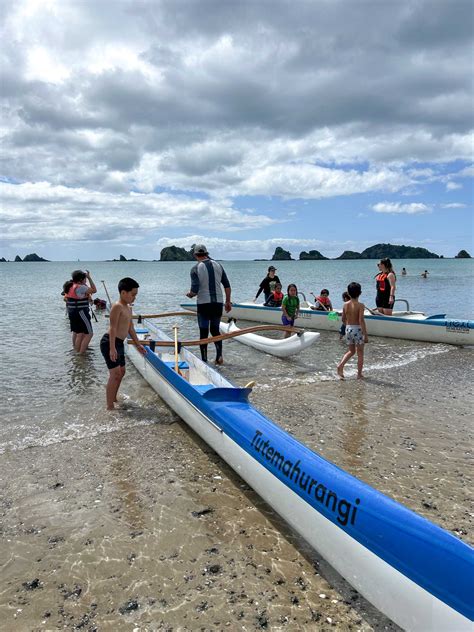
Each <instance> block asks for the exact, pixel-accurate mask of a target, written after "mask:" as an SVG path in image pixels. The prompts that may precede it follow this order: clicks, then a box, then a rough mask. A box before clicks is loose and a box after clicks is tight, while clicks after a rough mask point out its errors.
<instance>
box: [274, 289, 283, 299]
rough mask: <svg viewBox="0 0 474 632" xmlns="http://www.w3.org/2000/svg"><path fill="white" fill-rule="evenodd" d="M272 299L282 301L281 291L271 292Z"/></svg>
mask: <svg viewBox="0 0 474 632" xmlns="http://www.w3.org/2000/svg"><path fill="white" fill-rule="evenodd" d="M273 300H274V301H282V300H283V292H277V291H276V290H275V292H273Z"/></svg>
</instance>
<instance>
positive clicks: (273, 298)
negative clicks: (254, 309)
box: [264, 283, 283, 307]
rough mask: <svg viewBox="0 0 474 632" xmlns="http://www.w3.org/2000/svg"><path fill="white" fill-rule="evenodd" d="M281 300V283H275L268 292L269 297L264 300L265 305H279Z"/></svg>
mask: <svg viewBox="0 0 474 632" xmlns="http://www.w3.org/2000/svg"><path fill="white" fill-rule="evenodd" d="M282 301H283V292H282V291H281V283H277V284H276V285H275V289H274V290H273V292H272V293H271V294H270V296H269V298H268V299H267V300H266V301H265V303H264V305H265V306H266V307H281V303H282Z"/></svg>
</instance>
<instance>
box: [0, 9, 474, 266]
mask: <svg viewBox="0 0 474 632" xmlns="http://www.w3.org/2000/svg"><path fill="white" fill-rule="evenodd" d="M0 20H1V33H0V36H1V42H2V43H1V45H0V59H1V64H0V70H1V75H2V77H1V97H2V116H1V120H0V130H1V131H0V133H1V135H2V144H1V156H0V158H1V167H0V191H1V202H2V203H1V213H2V230H1V241H0V256H5V257H7V258H12V257H14V256H15V255H16V254H20V255H21V256H23V255H25V254H26V253H29V252H37V253H38V254H40V255H42V256H44V257H46V258H48V259H54V260H71V259H77V258H80V259H82V260H85V259H94V260H96V259H105V258H111V257H117V256H118V255H119V254H124V255H125V256H126V257H136V258H141V259H155V258H159V254H160V250H161V248H163V247H164V246H166V245H171V244H176V245H180V246H185V247H187V248H188V247H189V246H190V245H191V244H192V243H194V242H204V243H206V244H207V245H208V247H209V248H212V254H213V255H214V256H216V257H220V258H225V259H253V258H269V257H270V256H271V255H272V253H273V251H274V249H275V247H276V246H283V247H285V248H288V249H289V250H290V251H291V252H292V254H293V256H294V257H295V258H297V257H298V255H299V253H300V251H302V250H310V249H317V250H320V251H322V252H323V254H326V255H327V256H338V255H339V254H340V253H341V252H342V251H343V250H345V249H349V250H357V251H360V250H363V249H364V248H366V247H367V246H369V245H372V244H374V243H378V242H390V243H397V244H406V245H421V246H424V247H426V248H428V249H430V250H433V251H435V252H437V253H439V254H444V255H445V256H453V255H455V254H456V253H457V252H458V251H459V250H460V249H461V248H466V249H468V250H470V249H472V248H473V230H472V227H473V224H472V211H473V208H472V207H473V175H474V168H473V165H472V160H473V96H474V90H473V52H474V49H473V30H474V29H473V5H472V2H471V0H450V1H447V0H428V1H425V0H406V1H404V0H311V1H309V0H308V1H303V0H290V1H289V2H286V1H284V0H281V1H280V0H253V1H249V2H247V1H245V0H228V1H223V0H196V1H191V0H190V1H187V0H152V1H148V0H101V1H99V2H98V1H97V0H81V1H80V0H73V1H68V0H14V1H11V2H10V0H2V1H1V17H0ZM471 254H473V253H471Z"/></svg>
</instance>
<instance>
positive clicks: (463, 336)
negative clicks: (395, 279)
mask: <svg viewBox="0 0 474 632" xmlns="http://www.w3.org/2000/svg"><path fill="white" fill-rule="evenodd" d="M181 307H183V308H184V309H187V310H191V311H196V304H195V303H183V304H182V305H181ZM227 316H229V317H231V318H235V319H236V320H237V321H240V320H251V321H254V322H257V323H258V322H261V323H269V324H277V323H281V309H280V308H279V307H264V306H263V305H256V304H255V303H250V302H249V303H233V304H232V310H231V311H230V312H229V313H228V314H227ZM365 323H366V326H367V333H368V334H369V336H385V337H387V338H402V339H406V340H418V341H420V342H437V343H443V344H449V345H472V344H474V320H463V319H459V318H447V317H446V315H445V314H436V315H434V316H426V314H423V313H422V312H412V311H409V310H407V311H404V312H403V311H399V312H394V313H393V315H392V316H382V315H375V314H370V313H369V312H367V313H366V315H365ZM341 324H342V321H341V311H340V310H339V311H337V310H336V311H332V312H323V311H318V310H313V309H311V307H310V303H308V302H307V301H302V302H301V310H300V315H299V318H297V319H296V320H295V327H304V328H305V329H317V330H328V331H339V328H340V326H341Z"/></svg>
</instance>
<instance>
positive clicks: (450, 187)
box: [446, 182, 462, 191]
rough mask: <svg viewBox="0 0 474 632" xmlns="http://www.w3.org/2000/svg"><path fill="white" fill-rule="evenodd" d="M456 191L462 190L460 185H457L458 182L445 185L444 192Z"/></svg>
mask: <svg viewBox="0 0 474 632" xmlns="http://www.w3.org/2000/svg"><path fill="white" fill-rule="evenodd" d="M456 189H462V184H459V182H448V183H447V184H446V191H456Z"/></svg>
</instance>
